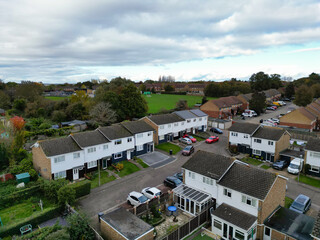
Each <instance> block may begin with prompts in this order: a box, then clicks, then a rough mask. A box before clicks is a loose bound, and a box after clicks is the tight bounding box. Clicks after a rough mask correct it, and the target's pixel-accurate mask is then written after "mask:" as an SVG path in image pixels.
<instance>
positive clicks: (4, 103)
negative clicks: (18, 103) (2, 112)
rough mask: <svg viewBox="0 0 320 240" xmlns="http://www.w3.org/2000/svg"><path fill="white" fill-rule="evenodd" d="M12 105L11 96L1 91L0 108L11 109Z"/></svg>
mask: <svg viewBox="0 0 320 240" xmlns="http://www.w3.org/2000/svg"><path fill="white" fill-rule="evenodd" d="M10 105H11V104H10V97H9V95H8V94H6V93H5V92H4V91H1V90H0V108H3V109H9V108H10Z"/></svg>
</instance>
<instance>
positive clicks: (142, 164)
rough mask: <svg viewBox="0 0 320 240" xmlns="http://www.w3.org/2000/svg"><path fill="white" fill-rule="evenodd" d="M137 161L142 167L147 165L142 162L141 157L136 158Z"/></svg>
mask: <svg viewBox="0 0 320 240" xmlns="http://www.w3.org/2000/svg"><path fill="white" fill-rule="evenodd" d="M136 161H137V163H139V164H140V165H141V166H142V167H143V168H148V167H149V165H148V164H146V163H144V161H143V160H142V159H141V158H138V159H137V160H136Z"/></svg>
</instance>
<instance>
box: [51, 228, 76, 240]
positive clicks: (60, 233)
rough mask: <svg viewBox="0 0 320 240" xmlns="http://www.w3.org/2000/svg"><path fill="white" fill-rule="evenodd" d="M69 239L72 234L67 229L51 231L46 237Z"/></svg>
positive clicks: (59, 239)
mask: <svg viewBox="0 0 320 240" xmlns="http://www.w3.org/2000/svg"><path fill="white" fill-rule="evenodd" d="M69 239H70V235H69V233H68V232H67V230H66V229H61V230H58V231H56V232H54V233H51V234H50V235H49V236H47V238H46V240H69Z"/></svg>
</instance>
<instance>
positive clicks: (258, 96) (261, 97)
mask: <svg viewBox="0 0 320 240" xmlns="http://www.w3.org/2000/svg"><path fill="white" fill-rule="evenodd" d="M249 106H250V109H252V110H254V111H255V112H256V113H257V114H258V115H260V114H261V113H263V112H264V109H265V108H266V106H267V105H266V95H265V94H264V92H261V93H259V92H254V93H253V94H252V98H251V99H250V101H249Z"/></svg>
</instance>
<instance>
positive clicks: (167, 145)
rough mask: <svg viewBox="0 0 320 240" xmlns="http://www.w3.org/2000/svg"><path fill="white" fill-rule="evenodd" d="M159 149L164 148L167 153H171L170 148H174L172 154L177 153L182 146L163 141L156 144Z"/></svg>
mask: <svg viewBox="0 0 320 240" xmlns="http://www.w3.org/2000/svg"><path fill="white" fill-rule="evenodd" d="M156 148H157V149H160V150H163V151H165V152H167V153H170V149H172V154H173V155H175V154H177V153H178V152H180V151H181V147H179V146H177V145H175V144H172V143H168V142H166V143H161V144H159V145H157V146H156Z"/></svg>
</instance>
